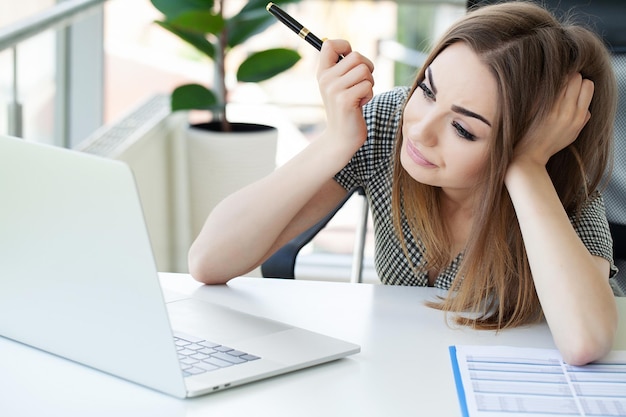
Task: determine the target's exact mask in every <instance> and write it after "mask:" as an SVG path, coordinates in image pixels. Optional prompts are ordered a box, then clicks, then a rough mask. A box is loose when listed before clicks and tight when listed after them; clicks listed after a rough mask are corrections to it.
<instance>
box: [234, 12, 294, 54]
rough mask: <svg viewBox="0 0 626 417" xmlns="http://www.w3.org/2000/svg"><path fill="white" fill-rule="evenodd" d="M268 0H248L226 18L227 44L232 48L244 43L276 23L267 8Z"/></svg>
mask: <svg viewBox="0 0 626 417" xmlns="http://www.w3.org/2000/svg"><path fill="white" fill-rule="evenodd" d="M298 1H299V0H285V1H281V2H280V4H281V5H284V4H288V3H295V2H298ZM267 3H268V0H250V1H248V2H247V3H246V5H245V6H244V7H243V8H242V9H241V10H240V11H239V13H237V14H236V15H235V16H233V17H232V18H230V19H228V22H227V24H226V29H227V33H228V42H227V44H228V46H229V47H231V48H233V47H235V46H237V45H240V44H242V43H244V42H245V41H246V40H248V39H249V38H251V37H252V36H254V35H257V34H259V33H261V32H263V31H264V30H265V29H267V28H268V27H270V26H271V25H272V24H274V23H276V22H277V20H276V18H275V17H274V16H272V15H271V14H270V13H269V12H268V11H267V10H266V8H265V7H266V6H267Z"/></svg>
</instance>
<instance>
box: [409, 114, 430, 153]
mask: <svg viewBox="0 0 626 417" xmlns="http://www.w3.org/2000/svg"><path fill="white" fill-rule="evenodd" d="M407 122H408V129H407V130H406V133H407V135H408V138H409V140H411V141H412V142H415V143H419V144H421V145H422V146H427V147H433V146H436V145H437V142H438V129H437V121H436V118H435V117H434V115H432V114H423V115H421V117H420V118H419V119H415V120H409V121H407Z"/></svg>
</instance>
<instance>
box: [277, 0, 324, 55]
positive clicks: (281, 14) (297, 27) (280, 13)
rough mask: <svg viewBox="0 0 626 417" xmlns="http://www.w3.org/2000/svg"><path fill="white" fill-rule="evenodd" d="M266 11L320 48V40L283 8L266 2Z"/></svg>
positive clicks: (316, 47) (319, 49)
mask: <svg viewBox="0 0 626 417" xmlns="http://www.w3.org/2000/svg"><path fill="white" fill-rule="evenodd" d="M265 8H266V9H267V11H268V12H270V13H271V14H273V15H274V16H275V17H276V18H277V19H278V20H280V21H281V22H282V23H283V24H284V25H285V26H287V27H288V28H290V29H291V30H293V31H294V32H296V33H297V34H298V36H300V37H301V38H302V39H304V40H305V41H307V42H308V43H310V44H311V45H313V47H314V48H315V49H317V50H318V51H321V50H322V42H323V41H322V40H321V39H320V38H318V37H317V36H315V35H314V34H313V33H311V31H309V30H308V29H307V28H305V27H304V26H302V25H301V24H300V23H299V22H298V21H297V20H296V19H294V18H293V17H291V16H289V15H288V14H287V13H286V12H285V11H284V10H283V9H281V8H280V7H278V6H277V5H275V4H274V3H271V2H270V3H268V4H267V6H266V7H265Z"/></svg>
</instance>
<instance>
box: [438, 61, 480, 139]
mask: <svg viewBox="0 0 626 417" xmlns="http://www.w3.org/2000/svg"><path fill="white" fill-rule="evenodd" d="M426 76H427V77H428V82H429V83H430V88H431V89H432V90H433V93H434V94H435V95H437V87H435V83H434V81H433V71H432V69H430V67H428V68H427V69H426ZM452 111H453V112H455V113H460V114H463V115H465V116H469V117H473V118H474V119H478V120H480V121H481V122H483V123H485V124H486V125H487V126H489V127H491V123H489V120H487V119H486V118H484V117H483V116H481V115H480V114H478V113H475V112H473V111H471V110H468V109H466V108H464V107H461V106H457V105H452Z"/></svg>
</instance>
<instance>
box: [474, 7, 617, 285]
mask: <svg viewBox="0 0 626 417" xmlns="http://www.w3.org/2000/svg"><path fill="white" fill-rule="evenodd" d="M504 1H507V0H469V1H468V2H467V7H468V9H470V8H472V7H480V6H482V5H486V4H493V3H501V2H504ZM542 4H544V5H545V7H546V8H548V9H549V10H551V11H553V12H555V13H556V14H557V16H558V15H559V14H563V13H568V12H569V11H570V10H571V11H574V16H575V17H576V18H577V19H580V20H582V22H583V23H585V24H586V25H587V26H588V27H589V28H590V29H592V30H594V31H595V32H596V33H597V34H598V35H599V36H601V37H602V39H603V40H604V42H605V44H606V45H607V47H608V48H609V50H610V51H611V55H612V57H613V67H614V69H615V75H616V77H617V84H618V96H619V99H618V100H619V101H618V106H617V117H616V118H615V142H614V143H615V159H614V167H613V175H612V177H611V179H610V181H609V184H608V187H607V189H606V190H605V191H604V202H605V205H606V214H607V218H608V219H609V226H610V228H611V235H612V237H613V255H614V259H615V264H616V265H617V267H618V268H619V270H620V272H619V273H618V274H617V276H615V277H614V278H613V279H612V280H611V285H612V287H613V291H614V293H615V294H616V295H620V296H624V295H625V294H626V25H624V24H623V19H624V16H626V2H624V1H623V0H593V1H589V0H543V1H542Z"/></svg>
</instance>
